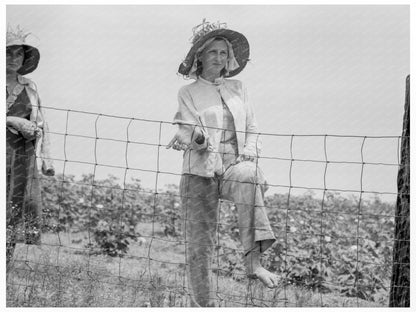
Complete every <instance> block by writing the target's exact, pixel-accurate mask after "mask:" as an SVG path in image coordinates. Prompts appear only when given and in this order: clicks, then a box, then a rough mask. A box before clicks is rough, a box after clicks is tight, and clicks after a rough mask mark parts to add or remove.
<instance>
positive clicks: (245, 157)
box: [236, 150, 258, 164]
mask: <svg viewBox="0 0 416 312" xmlns="http://www.w3.org/2000/svg"><path fill="white" fill-rule="evenodd" d="M257 158H258V157H257V155H256V154H254V153H253V152H251V151H248V150H244V151H243V154H240V155H239V156H238V157H237V160H236V163H237V164H238V163H240V162H243V161H253V162H254V161H256V159H257Z"/></svg>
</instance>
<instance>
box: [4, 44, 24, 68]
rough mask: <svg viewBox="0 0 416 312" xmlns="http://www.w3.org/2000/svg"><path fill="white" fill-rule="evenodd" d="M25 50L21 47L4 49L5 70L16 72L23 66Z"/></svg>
mask: <svg viewBox="0 0 416 312" xmlns="http://www.w3.org/2000/svg"><path fill="white" fill-rule="evenodd" d="M24 59H25V50H24V49H23V47H22V46H10V47H7V48H6V69H7V71H12V72H17V71H18V70H19V69H20V67H22V65H23V61H24Z"/></svg>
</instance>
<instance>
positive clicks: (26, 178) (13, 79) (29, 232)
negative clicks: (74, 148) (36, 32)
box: [6, 27, 55, 264]
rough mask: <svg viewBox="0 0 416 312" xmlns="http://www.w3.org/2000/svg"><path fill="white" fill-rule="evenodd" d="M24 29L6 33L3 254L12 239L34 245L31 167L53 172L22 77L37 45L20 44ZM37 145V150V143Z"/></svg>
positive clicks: (40, 121) (37, 210) (28, 84)
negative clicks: (40, 167) (39, 163)
mask: <svg viewBox="0 0 416 312" xmlns="http://www.w3.org/2000/svg"><path fill="white" fill-rule="evenodd" d="M29 35H30V34H27V33H25V32H24V31H23V30H22V29H20V28H19V27H17V28H16V29H12V28H11V27H8V30H7V35H6V115H7V117H6V201H7V202H6V226H7V232H6V233H7V235H6V236H7V237H6V259H7V264H8V263H9V262H10V260H11V259H12V257H13V253H14V249H15V246H16V243H17V242H24V243H27V244H40V233H41V221H42V201H41V191H40V185H39V183H40V181H39V174H38V166H37V155H36V154H37V151H38V150H40V157H41V159H42V172H43V174H45V175H48V176H53V175H54V174H55V170H54V167H53V164H52V160H51V157H50V155H49V144H50V141H49V130H48V126H47V123H46V121H45V118H44V115H43V113H42V109H41V104H40V99H39V95H38V92H37V89H36V86H35V84H34V83H33V82H32V81H31V80H29V79H28V78H26V77H24V75H27V74H29V73H31V72H33V71H34V70H35V69H36V68H37V66H38V63H39V58H40V54H39V50H38V49H37V48H35V47H33V46H31V45H29V44H27V43H26V38H27V37H28V36H29ZM39 144H40V148H39V149H38V145H39Z"/></svg>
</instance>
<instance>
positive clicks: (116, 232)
mask: <svg viewBox="0 0 416 312" xmlns="http://www.w3.org/2000/svg"><path fill="white" fill-rule="evenodd" d="M43 109H44V110H45V111H46V112H47V114H48V116H51V115H52V116H54V119H55V120H57V119H59V120H64V121H65V122H63V123H62V124H60V125H59V126H57V127H54V129H53V130H52V131H51V132H50V135H51V137H53V140H52V142H53V144H54V146H55V149H56V151H57V152H56V153H53V155H54V157H53V160H54V161H55V164H56V167H57V168H59V170H57V172H56V175H55V176H54V177H46V176H42V177H40V182H41V185H42V202H43V214H42V222H41V226H40V228H37V229H35V230H36V231H39V232H42V239H41V243H40V244H21V243H20V244H17V246H16V248H15V251H14V256H13V258H12V261H11V262H10V264H9V265H8V271H7V305H8V306H91V307H92V306H120V307H126V306H149V307H150V306H172V307H173V306H175V307H176V306H188V305H189V297H188V294H189V289H188V286H187V283H186V274H185V272H186V267H187V263H186V261H185V241H186V237H184V233H183V231H182V225H183V223H184V221H185V220H184V219H183V216H182V215H181V196H180V193H179V190H178V185H177V181H178V180H179V179H180V177H181V171H180V169H178V168H179V167H177V166H175V165H174V164H176V163H177V164H178V165H180V162H181V159H180V155H179V153H177V152H174V151H171V150H169V151H167V150H166V149H165V147H166V144H167V142H169V140H170V138H171V136H172V134H173V133H174V132H172V131H173V130H172V129H171V128H172V127H173V126H172V124H171V122H166V121H160V120H148V119H140V118H131V117H123V116H114V115H106V114H97V113H92V112H86V111H74V110H65V109H57V108H53V107H44V108H43ZM54 114H55V115H54ZM58 115H59V116H58ZM55 117H57V118H55ZM258 137H259V138H261V139H262V140H263V141H265V142H266V143H267V146H268V147H269V148H268V149H265V155H264V156H261V157H260V158H259V164H260V166H264V167H263V168H264V171H265V173H266V177H270V178H268V188H269V190H268V193H267V196H266V197H265V204H266V209H267V212H268V215H269V219H270V222H271V224H272V228H273V231H274V232H275V235H276V237H277V241H276V243H275V244H274V245H273V246H272V248H270V249H269V250H268V251H267V252H266V253H265V254H264V255H263V258H262V261H263V265H264V266H265V267H266V268H268V269H269V270H271V271H272V272H275V273H276V274H278V275H279V276H281V277H282V278H283V280H284V283H283V284H282V286H281V287H279V288H275V289H267V288H265V287H264V286H262V285H261V284H260V283H259V282H258V281H253V280H250V279H248V278H247V276H246V273H245V269H244V266H243V261H242V258H243V249H242V247H241V244H240V242H239V228H238V225H237V214H236V207H235V205H234V204H235V203H234V204H233V203H231V202H228V201H221V203H220V206H219V208H218V209H219V211H218V214H219V216H220V217H219V221H218V223H217V224H216V228H217V232H216V233H217V240H216V243H215V257H214V261H213V263H212V267H211V270H212V272H213V273H214V274H213V276H214V278H213V280H212V283H213V284H214V289H215V300H216V301H217V305H218V306H221V307H226V306H254V307H256V306H260V307H274V306H287V307H291V306H387V305H388V302H387V301H388V293H389V289H390V287H391V286H390V276H391V269H392V265H393V263H392V249H393V244H394V217H395V213H394V204H393V203H392V202H391V201H389V198H390V199H391V198H395V197H396V196H397V191H395V184H394V183H395V177H396V175H397V171H398V168H399V165H400V142H401V137H400V136H343V135H327V134H323V135H294V134H273V133H258ZM347 142H350V143H348V144H347ZM351 142H355V143H354V144H352V143H351ZM299 146H301V147H299ZM357 146H358V147H357ZM380 146H382V147H380ZM316 150H319V151H320V152H319V153H316ZM174 154H175V156H172V155H174ZM178 155H179V157H178ZM175 157H178V158H175ZM386 185H387V186H386ZM237 204H238V203H237ZM404 217H405V216H404ZM17 231H21V232H22V233H23V235H25V234H27V233H25V229H24V226H23V228H19V229H18V230H17ZM392 287H394V285H393V286H392Z"/></svg>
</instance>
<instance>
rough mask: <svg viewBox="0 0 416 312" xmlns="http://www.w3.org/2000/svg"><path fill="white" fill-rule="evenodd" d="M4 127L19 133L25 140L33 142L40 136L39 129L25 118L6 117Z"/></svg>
mask: <svg viewBox="0 0 416 312" xmlns="http://www.w3.org/2000/svg"><path fill="white" fill-rule="evenodd" d="M6 125H7V126H8V127H12V128H13V129H15V130H17V131H19V132H20V133H21V134H22V136H23V137H24V138H25V139H26V140H29V141H30V140H33V139H35V138H36V137H39V135H40V129H39V128H38V127H37V126H36V124H35V123H34V122H32V121H30V120H27V119H25V118H21V117H16V116H7V119H6Z"/></svg>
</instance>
